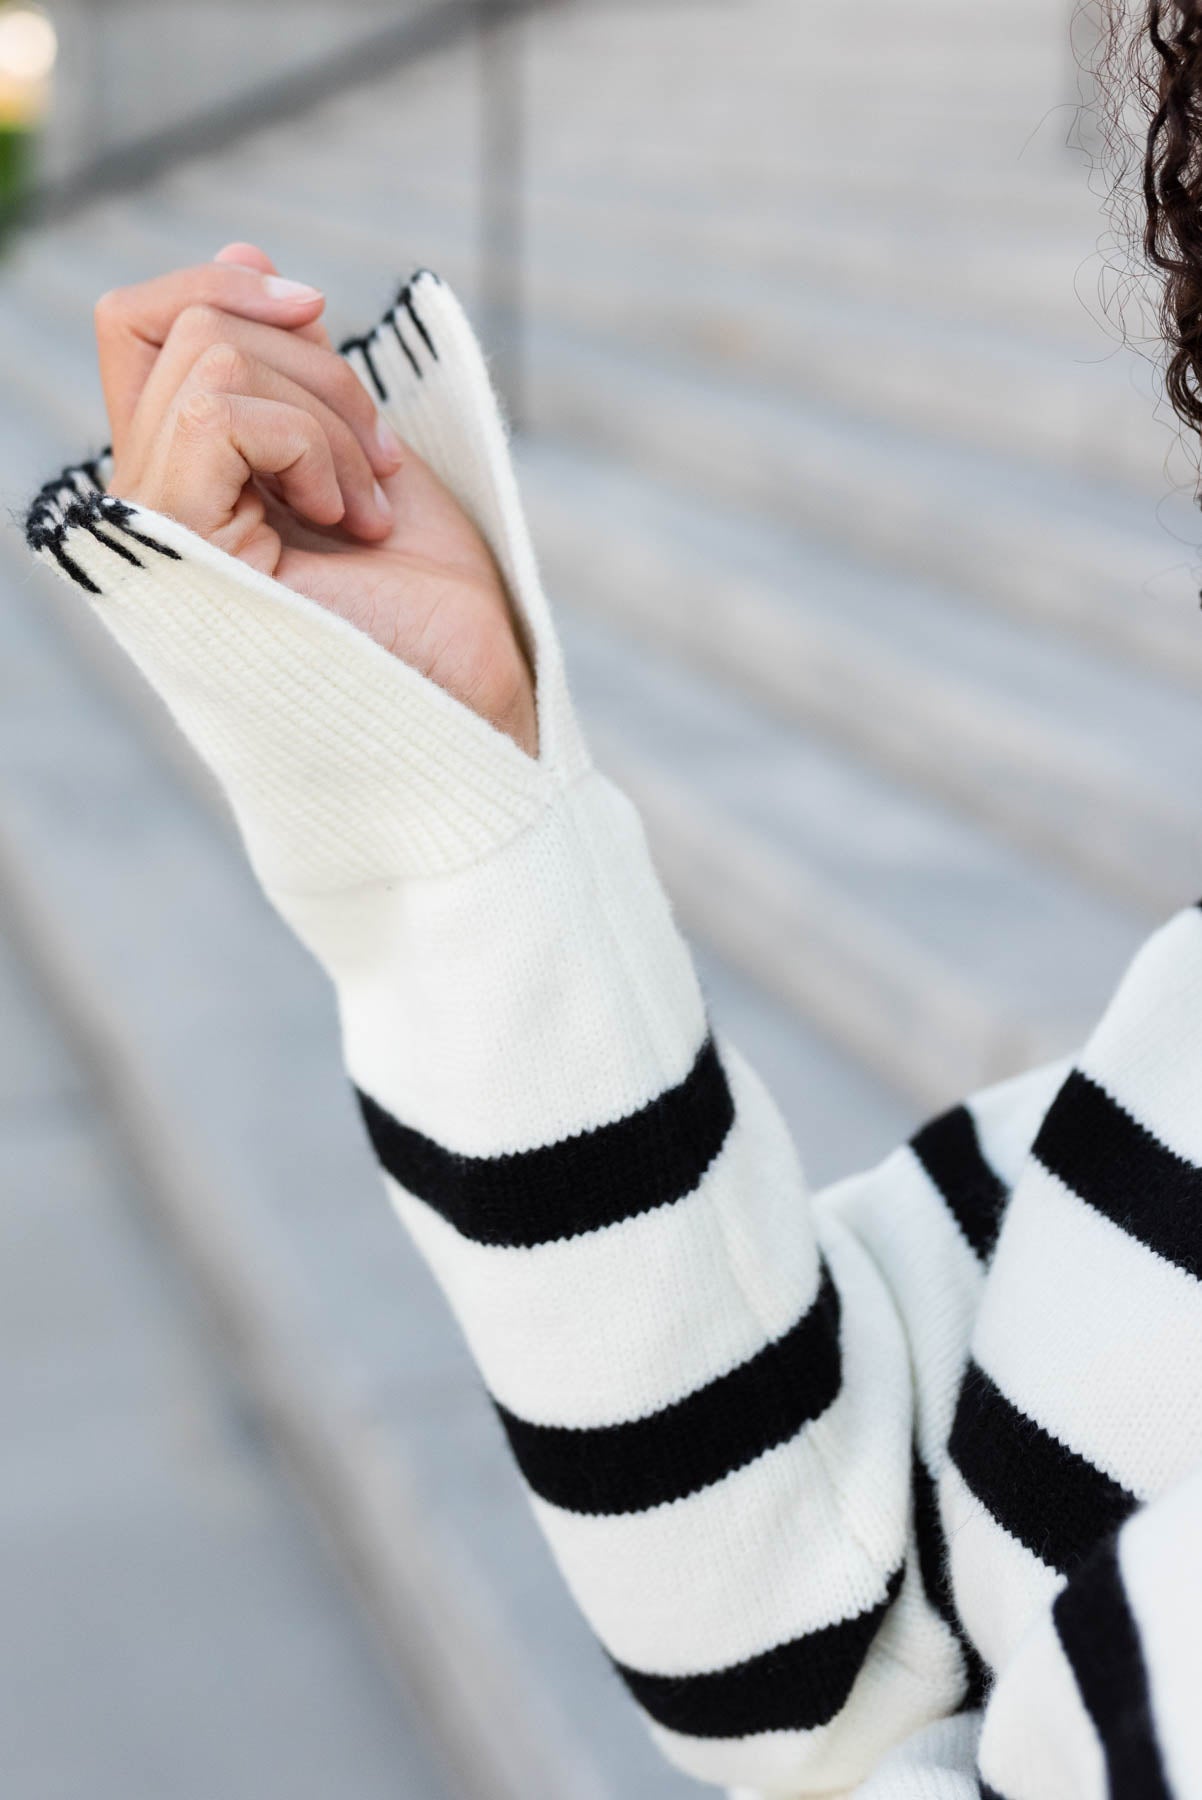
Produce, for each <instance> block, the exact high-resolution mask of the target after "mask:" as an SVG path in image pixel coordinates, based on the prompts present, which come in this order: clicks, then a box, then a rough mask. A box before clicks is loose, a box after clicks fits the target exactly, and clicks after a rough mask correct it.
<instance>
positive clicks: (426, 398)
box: [26, 274, 588, 899]
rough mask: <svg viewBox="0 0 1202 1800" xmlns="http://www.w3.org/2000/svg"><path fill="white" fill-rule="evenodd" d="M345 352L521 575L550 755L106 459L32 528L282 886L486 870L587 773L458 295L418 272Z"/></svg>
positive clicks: (52, 486)
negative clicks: (124, 490)
mask: <svg viewBox="0 0 1202 1800" xmlns="http://www.w3.org/2000/svg"><path fill="white" fill-rule="evenodd" d="M344 350H345V351H346V353H347V355H348V357H349V358H350V360H351V362H352V365H353V366H354V367H355V368H356V370H357V372H358V373H359V375H360V377H361V379H363V381H364V383H365V385H366V386H367V387H368V389H369V391H370V392H372V394H373V395H374V397H375V398H376V400H377V402H378V404H379V405H380V407H381V410H382V411H384V412H385V413H386V414H387V415H388V417H389V419H390V421H391V422H392V423H393V424H394V426H395V427H396V429H397V430H398V431H399V432H400V434H401V436H402V437H403V438H404V439H406V441H408V442H409V443H410V444H411V445H412V447H413V448H414V449H415V450H417V452H418V453H419V455H421V456H422V457H423V458H424V459H425V460H426V461H427V462H428V463H429V464H430V466H431V467H432V469H433V470H434V472H435V474H437V475H438V476H439V477H440V478H441V479H442V480H443V481H444V482H445V483H446V484H447V486H448V487H450V488H451V490H452V492H454V493H455V494H456V496H457V497H458V498H459V499H460V501H461V503H462V504H463V505H464V506H465V508H466V510H467V511H468V512H469V514H470V515H471V517H472V518H473V519H474V520H475V522H476V524H477V525H478V527H479V528H480V530H481V531H482V533H483V535H484V537H485V539H486V541H487V542H488V544H489V546H490V548H491V549H492V551H493V554H494V556H495V557H496V559H497V562H498V565H499V566H500V568H501V570H502V573H503V575H504V576H505V578H506V580H507V582H508V585H509V589H510V593H511V595H512V598H513V601H514V604H515V607H516V610H517V613H518V616H519V618H520V620H521V623H522V628H523V630H524V633H525V635H526V637H527V639H528V644H529V648H530V650H531V654H532V658H533V661H534V665H535V671H536V679H537V688H538V709H539V727H540V752H539V757H538V759H537V760H534V759H532V758H530V757H528V756H526V755H525V754H524V753H523V752H522V751H521V750H520V749H519V748H518V747H517V745H516V744H515V743H514V742H513V741H512V739H510V738H509V737H507V736H505V735H504V734H503V733H501V732H499V731H497V730H495V729H494V728H493V727H492V726H491V725H489V724H487V723H486V722H485V721H484V720H483V719H481V718H480V717H479V716H478V715H477V714H475V713H473V712H471V711H469V710H468V709H467V708H466V707H464V706H463V705H462V704H461V703H460V702H459V701H457V700H455V699H454V698H452V696H451V695H450V694H448V693H446V692H445V691H444V690H443V689H442V688H440V687H438V686H437V685H436V684H435V683H433V682H431V681H429V680H428V679H426V677H424V676H422V675H420V674H418V673H417V672H416V671H415V670H413V669H411V668H409V667H408V666H406V665H405V664H403V663H401V662H400V661H398V660H397V658H395V657H393V656H391V655H389V654H388V652H387V651H385V650H383V649H382V648H381V647H380V646H379V645H378V644H376V643H375V642H374V641H373V640H372V639H370V638H368V637H367V636H366V635H365V634H364V633H363V632H361V631H359V630H357V629H356V628H355V627H354V626H352V625H349V624H347V623H346V622H345V621H344V620H342V619H340V618H338V617H336V616H335V615H334V614H332V613H329V612H326V611H325V610H324V609H323V608H321V607H319V606H317V605H316V604H315V603H314V602H312V601H310V600H308V599H306V598H305V597H304V596H302V595H300V594H297V593H295V592H294V591H293V590H292V589H290V588H288V587H285V586H284V585H283V584H282V583H280V582H278V581H275V580H273V579H272V578H271V577H270V576H267V575H263V574H261V573H259V572H258V571H257V570H254V569H252V568H250V567H249V566H248V565H247V564H245V563H243V562H240V561H238V560H237V559H236V558H234V557H231V556H228V555H227V554H226V553H225V552H223V551H221V550H218V549H215V548H214V547H213V546H212V545H210V544H208V543H207V542H206V541H205V540H204V539H203V538H200V537H198V536H197V535H196V534H195V533H194V532H191V531H189V530H188V529H187V528H186V527H184V526H182V525H180V524H179V523H178V522H177V521H176V520H174V519H171V518H168V517H166V516H165V515H163V514H161V513H156V512H153V511H151V510H150V509H148V508H145V507H140V506H136V505H131V504H129V503H127V502H125V501H122V500H119V499H116V498H115V497H112V496H109V495H107V494H106V493H105V491H104V484H105V480H106V477H107V473H108V468H107V462H106V459H105V458H99V459H96V460H94V461H92V462H85V463H81V464H79V465H77V466H75V467H73V468H69V469H66V470H64V471H63V473H62V474H61V475H60V476H58V477H57V478H56V479H55V480H53V481H51V482H49V483H47V485H46V486H45V487H44V488H43V489H42V490H41V492H40V493H39V494H38V495H37V497H36V499H35V500H34V502H33V505H32V506H31V508H30V510H29V514H28V518H27V521H26V534H27V538H28V541H29V544H30V547H31V549H32V550H33V551H34V552H35V553H36V554H37V555H38V556H39V557H40V558H41V559H42V560H43V561H46V562H49V563H50V564H52V565H53V566H54V567H55V569H56V570H57V572H58V573H59V574H60V575H62V576H64V577H65V578H66V579H68V580H70V581H72V582H74V583H75V584H76V586H78V587H79V588H80V589H82V590H83V592H84V593H86V594H87V595H88V596H89V598H90V600H91V602H92V604H93V605H94V607H95V609H96V611H97V613H98V614H99V615H100V617H101V618H102V619H103V621H104V623H105V624H106V625H107V626H108V628H109V629H110V630H111V631H112V632H113V634H114V636H115V637H116V638H117V639H118V640H119V641H120V642H121V643H122V645H123V646H124V647H125V649H126V650H127V651H128V652H129V654H130V656H131V657H132V658H133V660H134V661H135V662H136V663H137V664H138V666H139V668H140V669H141V670H142V672H143V674H145V676H146V677H147V679H148V680H149V681H150V683H151V684H152V686H153V687H154V688H155V689H156V690H157V691H158V693H159V694H160V695H161V697H162V698H163V699H164V701H165V702H166V704H167V705H168V707H169V708H170V710H171V711H172V713H173V714H174V715H175V717H176V719H177V720H178V722H179V724H180V726H181V727H182V729H183V731H184V733H185V735H186V736H187V737H188V738H189V740H190V741H191V743H192V744H193V746H194V747H195V748H196V750H197V751H198V752H199V753H200V755H201V756H202V757H203V758H204V760H205V761H206V762H207V763H208V764H209V766H210V767H211V768H212V770H213V771H214V773H215V775H216V776H217V779H218V780H219V782H220V783H221V785H222V786H223V787H224V789H225V790H226V792H227V794H228V796H229V799H230V802H231V804H232V806H233V810H234V813H235V815H236V817H237V819H238V823H239V825H240V828H241V830H242V833H243V835H244V837H245V840H246V843H247V848H248V851H249V853H250V856H251V859H252V861H253V863H254V865H255V868H256V870H257V872H258V874H259V876H260V878H261V879H262V881H263V883H264V885H265V886H266V887H267V889H268V891H269V892H270V893H271V894H272V895H273V897H275V898H277V899H278V898H281V897H284V896H286V895H287V894H289V893H298V894H299V893H328V892H333V891H338V890H342V889H346V888H348V887H354V886H358V885H361V884H363V883H368V882H381V881H382V882H392V881H396V880H400V879H405V878H412V877H419V876H429V875H442V874H447V873H451V872H453V871H454V870H456V869H460V868H464V867H467V866H470V865H471V864H473V863H475V862H478V861H480V860H481V859H482V858H484V857H486V856H488V855H490V854H492V853H493V852H495V851H496V850H497V849H499V848H500V847H501V846H502V845H504V844H505V843H507V842H508V841H509V840H510V839H511V838H512V837H513V836H515V835H516V834H517V833H518V832H520V831H522V830H523V829H525V828H526V827H527V826H529V825H530V824H532V823H533V822H534V821H535V820H536V819H537V818H538V817H539V816H540V814H541V813H542V812H543V811H544V810H545V808H546V807H547V806H548V805H549V804H551V802H552V801H553V799H554V797H555V795H556V794H557V793H558V792H559V791H561V790H562V788H563V787H564V786H565V785H566V784H567V783H569V782H571V781H572V780H574V779H575V778H576V777H577V776H578V775H579V774H581V773H583V771H584V770H585V769H586V768H587V766H588V759H587V755H586V753H585V750H584V747H583V743H582V740H581V738H580V735H579V732H578V729H577V727H576V724H575V720H574V718H573V715H572V710H571V705H570V702H569V699H568V693H567V687H566V682H565V680H564V675H563V665H562V658H561V654H560V650H559V645H558V642H557V640H556V637H555V632H554V629H553V626H552V623H551V618H550V613H549V610H548V607H547V604H546V601H545V599H544V596H543V593H542V588H541V585H540V582H539V578H538V572H537V568H536V565H535V560H534V556H533V552H532V550H531V547H530V541H529V535H528V532H527V530H526V525H525V520H524V518H523V515H522V510H521V505H520V501H519V498H518V493H517V486H516V482H515V479H514V475H513V470H512V466H511V463H510V458H509V451H508V446H507V443H506V439H505V431H504V426H503V424H502V421H501V416H500V413H499V411H498V408H497V404H496V401H495V399H494V397H493V394H492V390H491V387H490V384H489V381H488V376H487V373H486V370H485V366H484V362H483V358H482V356H481V354H480V350H479V348H478V346H477V344H476V340H475V338H474V336H473V334H472V332H471V329H470V327H469V326H468V324H467V321H466V319H465V318H464V315H463V313H462V310H461V309H460V307H459V306H458V303H457V302H456V301H455V300H454V298H453V296H452V295H451V294H450V292H449V290H448V289H446V288H445V287H444V286H443V284H442V283H441V282H440V281H439V280H438V278H437V277H436V276H433V275H429V274H423V275H421V276H418V277H415V279H414V280H413V281H412V282H411V283H409V284H408V285H407V286H406V287H405V289H404V290H403V291H402V293H401V295H400V297H399V299H398V301H397V304H396V306H395V307H394V308H392V309H391V310H390V311H389V312H388V313H387V314H386V315H385V318H384V320H383V321H382V322H381V324H380V325H379V326H377V327H376V328H375V330H374V331H372V332H371V333H369V334H367V335H366V336H365V337H363V338H358V339H352V340H350V341H349V342H348V344H347V345H345V346H344Z"/></svg>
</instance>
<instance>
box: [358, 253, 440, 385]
mask: <svg viewBox="0 0 1202 1800" xmlns="http://www.w3.org/2000/svg"><path fill="white" fill-rule="evenodd" d="M423 281H433V282H435V283H436V284H437V285H438V286H439V287H441V286H442V282H441V279H440V278H439V276H437V275H436V274H435V273H434V271H433V269H418V270H417V271H416V273H415V274H413V275H411V276H410V278H409V280H408V281H407V282H406V283H405V285H404V287H403V288H402V289H401V291H400V293H399V294H398V295H397V297H396V299H395V300H394V302H393V304H392V305H391V306H390V307H389V309H388V311H387V312H386V313H385V314H384V317H383V318H382V319H381V320H380V322H379V324H378V325H374V326H373V327H372V329H371V330H370V331H368V332H365V333H364V334H363V336H362V337H348V338H344V339H343V340H342V342H341V344H340V345H339V346H338V348H339V349H340V350H341V352H342V354H343V355H344V356H348V355H350V354H351V352H352V351H357V352H358V354H359V355H360V356H361V357H362V358H363V364H364V367H365V368H366V370H367V373H368V376H369V378H370V380H371V384H372V387H373V388H374V389H375V394H376V398H377V400H387V398H388V389H387V388H386V387H385V385H384V381H383V378H382V376H381V374H380V371H379V368H378V367H377V365H376V361H375V358H374V357H373V355H372V351H373V349H374V348H375V347H376V346H377V345H378V344H379V343H380V341H381V338H382V336H383V334H384V333H385V332H386V331H388V332H391V333H392V335H393V337H394V338H395V339H396V341H397V343H398V344H399V346H400V348H401V350H402V352H403V354H404V356H405V359H406V361H407V362H408V364H409V367H410V368H411V369H412V370H413V373H414V375H415V376H416V377H417V379H418V380H419V381H423V380H424V379H425V375H426V370H427V369H428V367H429V366H430V364H431V363H432V362H437V361H438V360H439V357H438V346H437V345H436V344H435V342H434V339H433V337H432V336H431V334H430V329H429V327H428V325H427V324H426V321H425V320H424V319H423V318H422V316H421V313H420V312H419V311H418V308H417V302H416V300H415V299H414V289H415V288H416V287H417V286H418V285H419V284H420V283H421V282H423Z"/></svg>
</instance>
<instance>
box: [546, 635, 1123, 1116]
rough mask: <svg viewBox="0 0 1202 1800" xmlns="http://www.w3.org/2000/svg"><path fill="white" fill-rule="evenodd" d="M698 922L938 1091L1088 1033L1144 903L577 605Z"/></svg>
mask: <svg viewBox="0 0 1202 1800" xmlns="http://www.w3.org/2000/svg"><path fill="white" fill-rule="evenodd" d="M565 625H566V630H565V639H566V643H567V648H568V654H569V669H570V672H571V674H572V678H573V684H574V687H575V691H576V694H577V698H578V700H579V702H580V704H581V707H582V711H583V712H584V715H585V717H586V719H587V721H588V722H589V724H590V726H591V727H592V728H593V730H594V732H595V735H596V741H597V743H598V745H599V746H600V760H601V761H602V763H603V764H606V765H608V766H610V767H612V768H613V769H614V770H615V772H616V773H617V775H618V777H619V779H620V780H621V781H622V782H623V784H624V785H626V786H627V787H628V788H629V789H630V791H631V793H632V794H633V796H634V798H635V799H636V801H637V802H638V803H639V804H640V806H641V807H642V809H643V811H644V814H645V816H646V818H647V820H648V823H649V827H650V830H651V834H652V840H653V842H654V843H655V844H656V847H657V849H658V850H659V852H660V854H661V857H662V860H663V866H664V870H665V875H666V878H667V880H668V885H669V888H670V890H671V892H672V893H673V895H674V897H675V899H676V901H677V903H678V905H679V907H680V909H681V913H682V916H683V917H684V919H685V921H686V923H688V924H689V925H690V926H691V927H692V928H693V929H694V930H696V931H698V932H699V933H700V934H701V935H702V936H705V937H708V938H709V940H710V941H711V942H712V943H713V944H714V945H715V947H716V948H717V949H718V950H719V951H720V953H721V954H722V956H723V958H724V959H725V960H726V961H728V962H730V963H733V964H734V965H735V966H736V967H739V968H742V969H744V970H745V971H746V972H747V973H748V974H750V975H751V976H752V977H753V978H754V979H756V980H758V981H760V982H761V983H762V984H763V985H765V986H766V987H768V988H769V989H770V991H774V992H777V993H780V994H781V995H783V996H785V997H786V998H788V999H789V1000H790V1001H791V1002H792V1003H793V1004H794V1005H795V1006H796V1007H797V1008H798V1010H799V1011H801V1012H802V1013H803V1014H804V1016H806V1017H808V1018H810V1019H811V1020H813V1021H814V1022H815V1023H816V1024H818V1025H819V1026H820V1028H821V1029H822V1030H824V1031H825V1032H827V1033H828V1034H829V1035H830V1036H832V1037H833V1038H834V1039H835V1040H836V1041H838V1042H840V1043H842V1044H844V1045H845V1046H846V1047H847V1048H849V1049H850V1050H851V1051H852V1053H853V1054H854V1055H855V1056H856V1057H857V1058H858V1059H859V1060H861V1061H863V1062H864V1063H865V1064H867V1066H869V1067H871V1068H873V1069H874V1070H875V1071H876V1072H877V1073H878V1074H879V1075H881V1076H882V1078H884V1079H886V1080H888V1081H889V1082H890V1083H891V1084H892V1085H893V1086H895V1087H898V1088H900V1089H901V1090H903V1091H905V1092H907V1093H910V1094H912V1095H913V1096H915V1097H916V1098H918V1099H921V1100H922V1101H924V1102H926V1103H938V1102H939V1101H940V1100H947V1099H950V1098H951V1096H952V1094H953V1093H954V1092H956V1091H961V1090H963V1089H964V1088H965V1087H968V1086H977V1085H980V1084H982V1083H984V1082H987V1081H989V1080H993V1079H996V1078H998V1077H1000V1076H1002V1075H1004V1074H1007V1073H1010V1072H1013V1070H1014V1069H1016V1068H1020V1067H1024V1066H1026V1065H1028V1064H1029V1063H1031V1062H1033V1061H1036V1060H1040V1059H1041V1058H1043V1057H1046V1056H1051V1055H1059V1054H1061V1053H1063V1052H1064V1051H1066V1050H1068V1049H1070V1048H1071V1047H1072V1046H1073V1045H1074V1044H1075V1043H1076V1042H1077V1041H1078V1040H1079V1038H1080V1036H1081V1035H1082V1033H1083V1032H1084V1031H1085V1030H1087V1029H1088V1027H1089V1026H1090V1025H1091V1024H1092V1022H1093V1020H1094V1018H1095V1017H1096V1014H1097V1013H1098V1011H1099V1010H1100V1008H1101V1006H1102V1005H1103V1004H1104V1003H1105V999H1106V997H1107V995H1108V993H1109V992H1110V990H1111V988H1112V986H1113V983H1114V981H1115V979H1116V978H1117V976H1118V974H1119V973H1120V972H1121V969H1122V967H1123V964H1124V962H1125V960H1126V958H1127V956H1128V955H1129V954H1130V952H1131V950H1132V949H1133V948H1134V947H1135V945H1136V944H1137V943H1138V942H1139V940H1140V938H1141V937H1142V936H1143V935H1144V933H1145V931H1146V921H1144V920H1143V919H1141V918H1140V917H1139V916H1138V915H1137V914H1135V913H1134V912H1133V911H1131V910H1129V909H1125V908H1123V907H1120V906H1117V905H1114V904H1112V903H1109V902H1105V901H1103V900H1101V899H1099V898H1098V897H1097V896H1096V895H1093V894H1091V893H1090V892H1089V891H1087V890H1086V889H1085V888H1083V887H1082V886H1081V885H1080V884H1078V883H1075V882H1073V881H1071V880H1068V879H1065V878H1063V877H1060V876H1058V875H1055V874H1053V873H1051V872H1049V871H1048V870H1046V869H1045V868H1042V867H1040V866H1039V865H1038V864H1036V863H1033V862H1031V861H1029V860H1028V859H1026V858H1024V857H1021V856H1019V855H1017V854H1016V853H1015V852H1014V850H1013V849H1012V848H1010V847H1009V846H1006V845H1000V844H998V843H997V842H996V840H994V839H993V838H991V837H990V836H989V835H988V834H987V833H986V832H984V831H983V830H981V829H980V828H978V827H974V826H973V825H971V824H969V823H968V822H966V821H964V820H962V819H960V818H958V817H956V816H954V815H952V814H950V813H949V812H947V811H946V810H945V809H943V808H941V807H939V806H938V805H937V804H936V803H935V802H934V801H932V800H930V799H928V798H926V797H924V796H920V795H918V794H915V793H914V792H912V791H910V790H908V789H906V788H904V787H902V786H901V785H900V784H899V783H897V782H896V781H892V780H890V779H888V778H887V777H885V776H884V775H881V774H878V773H876V772H873V771H869V770H868V769H867V768H865V767H863V766H861V765H859V764H858V763H855V762H852V761H850V760H843V759H840V758H838V757H836V756H833V755H832V754H831V751H830V748H829V746H827V745H825V744H823V743H821V742H820V741H817V740H815V738H814V737H813V736H812V735H811V734H810V733H808V732H806V731H803V730H801V729H799V728H797V727H795V726H788V725H785V724H784V723H781V722H779V721H776V720H774V719H772V718H770V717H767V716H765V714H764V713H763V712H762V711H760V710H757V709H755V708H753V707H752V706H750V705H749V704H747V703H746V702H744V701H742V700H740V699H738V698H736V697H734V696H733V695H731V694H730V693H729V691H727V690H726V689H725V688H723V687H721V686H719V685H718V684H717V683H715V682H714V681H712V680H710V679H707V678H704V677H702V676H700V675H698V674H696V673H695V672H693V671H686V670H683V669H681V668H680V667H679V666H677V665H676V664H674V663H672V662H670V661H668V660H667V659H665V658H663V657H661V656H658V655H656V654H654V653H653V652H651V651H649V650H648V649H647V648H646V647H645V646H637V647H633V646H631V644H630V643H629V642H628V641H627V640H626V639H625V638H624V637H622V636H619V635H617V634H616V633H615V632H614V631H613V630H612V629H609V628H606V627H605V626H603V625H601V624H600V623H599V622H598V621H596V620H588V621H587V622H586V621H585V620H584V619H582V618H580V617H578V616H570V617H568V618H567V619H566V620H565Z"/></svg>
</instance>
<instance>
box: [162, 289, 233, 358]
mask: <svg viewBox="0 0 1202 1800" xmlns="http://www.w3.org/2000/svg"><path fill="white" fill-rule="evenodd" d="M220 317H221V315H220V313H218V310H216V308H214V306H205V304H203V302H202V301H194V302H193V304H191V306H184V308H182V310H180V313H178V315H176V319H175V322H173V324H171V329H169V331H167V340H169V342H171V344H173V346H184V349H185V351H191V353H193V355H194V356H196V355H200V351H202V349H203V347H205V346H207V344H211V342H212V338H214V335H216V331H218V320H220Z"/></svg>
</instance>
